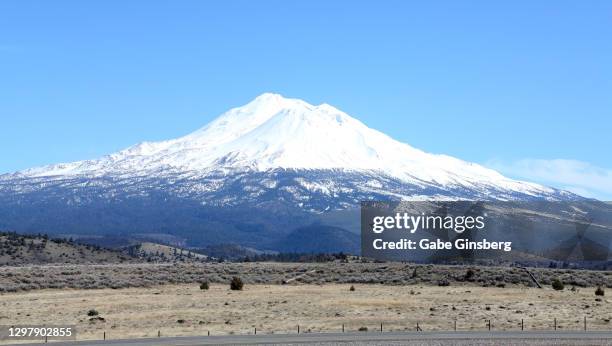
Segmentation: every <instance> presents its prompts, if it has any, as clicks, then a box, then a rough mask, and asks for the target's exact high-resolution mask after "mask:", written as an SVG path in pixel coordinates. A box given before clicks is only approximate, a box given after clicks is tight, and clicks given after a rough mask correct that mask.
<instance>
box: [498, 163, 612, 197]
mask: <svg viewBox="0 0 612 346" xmlns="http://www.w3.org/2000/svg"><path fill="white" fill-rule="evenodd" d="M486 166H488V167H490V168H493V169H495V170H497V171H499V172H501V173H503V174H505V175H508V176H511V177H515V178H520V179H524V180H528V181H533V182H537V183H541V184H545V185H549V186H553V187H557V188H561V189H564V190H568V191H572V192H574V193H577V194H579V195H582V196H586V197H594V198H598V199H601V200H612V169H607V168H602V167H598V166H595V165H593V164H590V163H588V162H584V161H577V160H564V159H554V160H541V159H523V160H518V161H514V162H510V163H507V162H502V161H499V160H492V161H489V162H488V163H487V164H486Z"/></svg>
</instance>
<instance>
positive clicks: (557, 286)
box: [551, 279, 565, 291]
mask: <svg viewBox="0 0 612 346" xmlns="http://www.w3.org/2000/svg"><path fill="white" fill-rule="evenodd" d="M551 286H552V288H553V289H555V290H556V291H562V290H563V288H565V285H563V282H561V280H559V279H554V280H553V281H552V284H551Z"/></svg>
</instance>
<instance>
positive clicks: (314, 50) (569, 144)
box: [0, 0, 612, 198]
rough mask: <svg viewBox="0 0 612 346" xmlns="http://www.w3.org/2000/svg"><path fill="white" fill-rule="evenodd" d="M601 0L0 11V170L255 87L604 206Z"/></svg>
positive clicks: (146, 126) (604, 10) (606, 91)
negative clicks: (346, 115)
mask: <svg viewBox="0 0 612 346" xmlns="http://www.w3.org/2000/svg"><path fill="white" fill-rule="evenodd" d="M611 37H612V2H610V1H558V0H557V1H506V2H501V1H421V2H417V1H367V2H366V1H361V2H360V1H312V0H309V1H153V0H149V1H27V0H25V1H10V0H5V1H1V2H0V119H1V122H0V157H1V158H2V159H1V160H0V172H10V171H15V170H19V169H23V168H27V167H32V166H37V165H42V164H48V163H54V162H62V161H74V160H80V159H88V158H95V157H98V156H101V155H103V154H106V153H110V152H113V151H116V150H119V149H122V148H124V147H127V146H129V145H132V144H135V143H137V142H140V141H143V140H161V139H169V138H173V137H177V136H180V135H184V134H186V133H189V132H191V131H193V130H195V129H197V128H199V127H201V126H203V125H205V124H206V123H207V122H208V121H210V120H211V119H213V118H214V117H215V116H217V115H218V114H220V113H222V112H223V111H225V110H227V109H228V108H230V107H233V106H237V105H241V104H243V103H246V102H248V101H249V100H250V99H252V98H254V97H255V96H257V95H258V94H260V93H263V92H266V91H271V92H278V93H281V94H283V95H285V96H289V97H298V98H302V99H305V100H307V101H309V102H311V103H317V104H318V103H322V102H327V103H330V104H332V105H334V106H336V107H338V108H340V109H342V110H344V111H346V112H347V113H349V114H351V115H353V116H355V117H357V118H359V119H360V120H362V121H363V122H365V123H366V124H367V125H369V126H370V127H373V128H376V129H379V130H381V131H383V132H385V133H387V134H389V135H391V136H392V137H394V138H396V139H398V140H401V141H403V142H407V143H409V144H411V145H413V146H415V147H418V148H421V149H424V150H426V151H429V152H435V153H445V154H449V155H453V156H456V157H459V158H462V159H465V160H469V161H474V162H478V163H482V164H486V165H488V166H491V167H495V168H497V169H499V170H501V171H502V172H504V173H506V174H509V175H511V176H513V177H522V178H525V179H530V180H536V181H539V182H544V183H547V184H551V185H554V186H558V187H563V188H570V189H572V190H574V191H577V192H581V193H584V194H587V195H591V196H597V197H599V198H610V197H612V155H610V148H611V147H612V145H611V144H612V140H611V139H610V138H611V136H610V132H611V130H612V40H611V39H610V38H611Z"/></svg>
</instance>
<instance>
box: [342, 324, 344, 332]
mask: <svg viewBox="0 0 612 346" xmlns="http://www.w3.org/2000/svg"><path fill="white" fill-rule="evenodd" d="M342 332H343V333H344V323H342Z"/></svg>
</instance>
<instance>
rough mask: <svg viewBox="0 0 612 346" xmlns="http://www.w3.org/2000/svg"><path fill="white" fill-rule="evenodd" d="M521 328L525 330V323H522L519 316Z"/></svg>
mask: <svg viewBox="0 0 612 346" xmlns="http://www.w3.org/2000/svg"><path fill="white" fill-rule="evenodd" d="M521 330H525V324H524V323H523V319H522V318H521Z"/></svg>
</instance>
